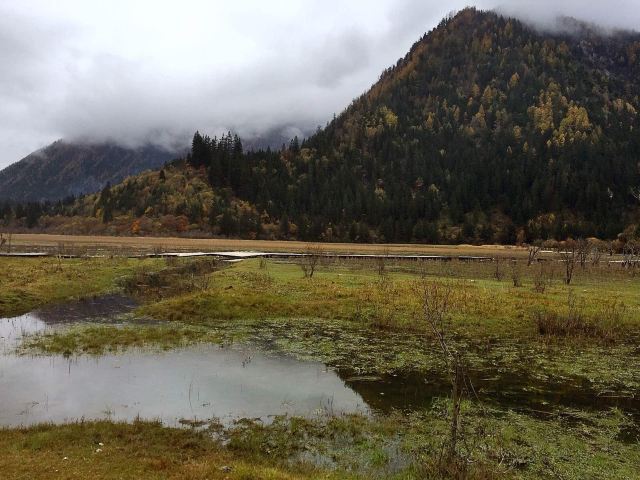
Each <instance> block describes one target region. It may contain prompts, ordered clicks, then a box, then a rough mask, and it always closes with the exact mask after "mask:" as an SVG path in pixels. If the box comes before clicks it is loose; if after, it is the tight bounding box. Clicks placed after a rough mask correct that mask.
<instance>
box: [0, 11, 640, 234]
mask: <svg viewBox="0 0 640 480" xmlns="http://www.w3.org/2000/svg"><path fill="white" fill-rule="evenodd" d="M559 25H566V26H567V27H568V28H566V29H565V30H564V31H563V30H559V29H554V30H553V31H542V30H538V29H536V28H534V27H532V26H530V25H527V24H525V23H523V22H520V21H518V20H516V19H513V18H508V17H504V16H501V15H499V14H496V13H494V12H484V11H478V10H476V9H473V8H468V9H465V10H463V11H461V12H459V13H458V14H456V15H453V16H450V17H448V18H446V19H445V20H443V21H442V22H441V23H440V24H439V25H438V27H437V28H435V29H434V30H432V31H431V32H429V33H428V34H426V35H425V36H424V37H423V38H421V39H420V40H419V41H418V42H417V43H416V44H415V45H413V47H412V48H411V50H410V52H409V53H408V54H407V55H406V56H405V57H404V58H402V59H401V60H399V61H398V63H397V64H396V65H395V66H394V67H392V68H390V69H388V70H387V71H385V72H383V74H382V75H381V77H380V79H379V81H378V82H377V83H375V84H374V85H373V86H372V88H371V89H370V90H369V91H368V92H366V93H365V94H363V95H362V96H361V97H359V98H357V99H356V100H354V101H353V102H352V104H351V105H350V106H349V107H348V108H347V109H346V110H345V111H344V112H343V113H342V114H341V115H339V116H338V117H336V118H335V119H333V121H331V122H330V123H329V124H328V125H327V127H326V128H324V129H322V130H319V131H318V132H317V133H316V134H314V135H313V136H311V137H310V138H308V139H307V140H305V141H303V142H302V143H300V142H299V141H297V140H294V141H292V142H291V143H290V145H289V146H288V147H287V148H284V149H279V150H276V151H271V150H267V151H244V150H243V146H242V144H241V142H240V140H239V139H238V138H236V137H233V136H231V135H228V136H223V137H222V138H221V139H216V138H213V139H212V138H209V137H207V136H202V135H200V134H199V133H197V134H196V135H195V136H194V139H193V145H192V150H191V153H190V154H189V155H188V156H187V157H186V158H185V159H184V161H183V162H179V163H176V164H175V165H174V167H173V168H175V169H176V170H175V171H172V176H173V175H178V176H179V175H180V174H181V173H180V172H181V171H182V172H183V173H182V174H183V175H184V176H185V181H184V182H183V183H184V184H185V185H186V184H187V183H188V182H187V179H188V177H189V176H190V175H193V174H194V172H196V174H197V175H199V177H200V178H201V179H206V181H207V182H208V184H209V186H210V187H211V191H212V192H213V194H212V195H213V197H207V198H206V199H204V198H203V199H202V201H201V203H199V205H196V203H198V202H200V200H198V196H190V195H186V194H185V198H184V199H183V201H182V202H175V201H174V202H173V203H172V204H171V205H169V204H168V203H167V202H166V201H165V200H163V198H165V195H166V189H167V188H168V187H167V185H166V184H163V181H162V176H161V175H160V174H159V173H156V175H155V179H154V180H153V182H152V184H149V183H148V182H147V183H144V182H143V183H140V182H138V181H137V180H136V179H135V178H133V179H129V180H127V181H126V182H125V183H124V184H121V185H118V186H115V187H114V188H113V189H111V190H110V191H103V192H102V193H101V194H100V195H96V196H93V197H90V198H85V199H82V201H79V202H76V204H74V205H72V206H58V207H56V208H52V209H49V210H48V211H46V212H44V216H45V217H46V219H47V220H46V221H45V222H43V223H42V224H43V225H44V224H47V222H49V223H48V224H52V222H53V220H51V219H53V218H55V219H56V220H55V222H53V223H55V224H56V225H58V226H60V225H64V224H65V222H76V223H77V222H78V221H79V220H78V219H81V218H88V217H91V218H94V219H96V218H100V219H101V220H102V223H103V225H104V226H103V227H102V228H103V229H106V230H107V231H126V230H127V228H128V227H127V226H128V225H129V226H130V225H133V223H135V222H137V223H136V225H139V224H145V225H148V226H149V228H148V229H142V230H138V229H136V231H137V233H151V232H157V231H161V232H163V233H165V230H159V229H160V227H159V226H158V225H159V222H160V220H159V219H160V218H161V216H163V215H172V216H175V217H176V218H177V217H180V224H181V225H182V226H181V227H180V228H181V229H182V231H183V232H185V233H186V232H190V233H191V234H198V235H212V234H213V235H229V236H241V237H262V238H299V239H302V240H325V241H337V240H342V241H360V242H375V241H386V242H428V243H437V242H473V243H480V242H496V243H514V242H516V241H533V240H537V239H551V238H556V239H564V238H567V237H574V238H576V237H588V236H597V237H600V238H608V239H612V238H616V237H617V236H618V235H619V234H621V233H623V232H624V233H625V235H627V236H628V235H629V234H631V235H640V228H639V227H638V225H639V224H640V211H639V210H640V200H639V199H640V117H639V115H638V111H639V110H640V99H639V97H638V95H639V93H640V35H639V34H637V33H634V32H605V31H604V30H600V29H598V28H596V27H593V26H590V25H586V24H583V23H580V22H577V21H575V20H571V19H563V20H562V21H561V22H559ZM164 175H165V177H166V173H165V174H164ZM173 184H174V185H178V184H180V182H178V181H176V180H175V179H174V181H173ZM142 185H144V187H142ZM173 198H174V199H175V197H173ZM142 205H144V206H145V208H144V209H143V208H142ZM105 212H106V214H105ZM65 219H67V220H65ZM5 221H6V220H5ZM160 223H161V222H160ZM185 224H186V226H185ZM92 225H93V223H92ZM154 225H155V226H154ZM92 228H95V225H93V227H92ZM163 228H164V227H163ZM109 229H110V230H109Z"/></svg>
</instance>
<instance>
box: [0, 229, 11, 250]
mask: <svg viewBox="0 0 640 480" xmlns="http://www.w3.org/2000/svg"><path fill="white" fill-rule="evenodd" d="M11 240H13V234H11V233H0V251H1V250H2V249H3V248H5V249H6V250H7V253H11Z"/></svg>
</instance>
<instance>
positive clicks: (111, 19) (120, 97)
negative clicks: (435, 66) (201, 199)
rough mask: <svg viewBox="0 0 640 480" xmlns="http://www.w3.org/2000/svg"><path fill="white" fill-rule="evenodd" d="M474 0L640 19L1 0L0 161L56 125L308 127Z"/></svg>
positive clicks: (45, 139)
mask: <svg viewBox="0 0 640 480" xmlns="http://www.w3.org/2000/svg"><path fill="white" fill-rule="evenodd" d="M472 3H474V4H475V5H477V6H478V7H481V8H496V7H500V8H502V9H503V10H507V11H508V12H510V13H512V14H517V15H520V16H524V17H527V18H530V19H535V20H537V21H548V20H549V19H550V18H553V17H554V16H556V15H557V14H568V15H573V16H576V17H578V18H581V19H585V20H589V21H594V22H598V23H602V24H605V25H606V26H619V27H625V28H635V29H639V30H640V0H633V1H632V0H627V1H606V2H605V1H597V2H596V1H594V2H591V1H584V0H583V1H577V0H568V1H563V0H555V1H552V0H537V1H536V2H531V1H518V0H495V1H490V0H489V1H485V0H478V1H476V2H471V1H469V0H468V1H450V2H443V1H432V0H422V1H420V0H373V1H372V0H304V1H302V0H298V1H296V0H269V1H265V0H241V1H231V0H224V1H223V0H181V1H180V2H177V1H164V0H110V1H102V0H56V1H55V2H52V1H51V0H0V62H2V68H0V105H2V110H1V115H0V168H2V167H4V166H6V165H8V164H10V163H13V162H14V161H17V160H19V159H20V158H22V157H23V156H25V155H27V154H28V153H30V152H31V151H33V150H35V149H37V148H40V147H42V146H44V145H46V144H48V143H50V142H52V141H54V140H56V139H58V138H68V139H77V138H88V139H94V140H104V139H116V140H117V141H119V142H121V143H126V144H132V145H133V144H140V143H142V142H145V141H149V140H150V141H153V142H165V143H170V142H173V141H176V140H183V139H186V138H188V137H189V136H190V135H191V134H192V133H193V132H194V131H195V130H196V129H200V130H201V131H205V132H207V133H217V132H220V131H222V130H226V129H233V130H235V131H238V132H239V133H240V134H242V135H243V136H247V137H250V136H252V135H255V134H260V133H262V132H265V131H267V130H270V129H271V128H275V127H277V128H285V127H289V132H291V133H295V130H294V128H301V129H303V130H309V129H313V128H314V127H315V126H317V125H324V124H325V123H326V122H327V120H329V119H330V118H331V116H332V115H333V114H334V113H339V112H340V111H341V110H342V109H343V108H344V107H346V106H347V105H348V103H349V102H350V101H351V100H352V99H353V98H354V97H356V96H358V95H359V94H361V93H363V92H364V91H365V90H366V89H367V88H368V87H369V86H370V85H371V84H372V83H374V82H375V81H376V80H377V78H378V76H379V75H380V73H381V71H382V70H383V69H384V68H387V67H388V66H390V65H392V64H393V63H395V62H396V60H397V59H398V58H400V57H401V56H403V55H404V54H405V53H406V52H407V51H408V49H409V47H410V46H411V45H412V44H413V43H414V42H415V41H416V40H417V39H418V38H419V37H420V36H421V35H422V34H423V33H425V32H427V31H428V30H430V29H431V28H433V27H434V26H435V25H437V23H438V22H439V21H440V20H441V19H442V17H444V16H445V15H446V14H447V13H449V12H451V11H454V10H459V9H460V8H463V7H464V6H466V5H469V4H472ZM532 4H535V6H533V5H532ZM592 4H595V6H593V5H592ZM183 141H184V140H183Z"/></svg>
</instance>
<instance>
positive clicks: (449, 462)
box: [0, 257, 640, 479]
mask: <svg viewBox="0 0 640 480" xmlns="http://www.w3.org/2000/svg"><path fill="white" fill-rule="evenodd" d="M518 258H519V260H516V261H515V262H514V261H512V260H511V259H506V258H505V259H502V260H501V261H499V262H496V261H493V262H462V261H457V260H454V261H450V262H438V261H418V262H416V261H402V260H394V261H389V260H386V261H385V260H378V259H371V260H335V259H330V258H319V259H318V263H317V265H314V269H315V270H314V273H313V274H312V275H309V265H308V264H307V265H305V262H307V260H305V259H301V260H298V261H278V260H266V259H251V260H246V261H242V262H238V263H227V262H221V261H218V260H215V259H211V258H205V259H175V258H171V259H162V258H155V259H145V260H138V259H125V258H118V257H114V258H111V259H72V260H62V261H60V260H59V259H55V258H43V259H8V258H2V259H0V265H2V271H3V272H7V273H6V274H5V275H3V278H2V279H1V280H0V316H5V317H7V316H12V315H18V314H21V313H25V312H26V311H28V310H31V309H34V308H37V307H40V306H44V305H48V304H51V303H52V302H61V301H63V300H67V299H69V298H80V297H82V296H87V295H101V294H104V293H110V292H114V291H118V292H123V293H125V294H127V295H129V296H132V297H134V298H136V299H137V300H138V302H139V306H138V307H137V308H136V310H135V311H134V312H133V313H131V314H130V316H131V318H132V319H146V320H147V322H146V323H143V324H139V325H138V324H135V323H131V324H127V325H125V326H123V325H95V324H82V325H74V326H69V327H66V328H61V329H55V330H53V331H49V332H45V333H42V334H37V335H33V336H30V337H27V338H26V339H25V341H24V342H23V343H22V345H21V346H20V347H19V348H20V352H21V354H24V355H59V354H63V355H65V356H67V357H73V356H77V355H95V356H99V355H101V354H103V353H104V352H107V351H108V352H118V351H127V350H129V349H132V348H133V349H141V348H142V349H145V348H148V349H173V348H181V347H183V346H185V345H191V344H195V343H216V344H221V345H230V344H243V345H251V346H252V347H254V348H256V349H260V350H264V351H271V352H277V353H278V354H284V355H288V356H291V357H295V358H298V359H303V360H310V361H319V362H322V363H324V364H326V365H327V366H328V367H329V368H332V369H335V370H336V371H337V372H338V373H339V375H340V377H341V378H342V379H343V381H344V382H345V383H346V384H347V385H348V386H349V387H351V388H353V389H354V390H355V391H357V392H358V393H359V394H360V395H361V396H362V398H363V399H364V400H365V401H366V402H367V403H368V404H369V405H370V406H371V408H372V411H373V414H372V415H371V416H360V415H347V416H332V415H326V416H323V417H322V418H315V419H301V418H279V419H277V420H276V421H274V422H273V423H271V424H263V423H261V422H257V421H252V420H246V421H241V422H238V423H237V424H235V425H234V426H232V427H221V426H218V427H217V428H214V427H213V426H212V425H209V426H208V427H206V429H205V430H204V431H203V430H201V429H200V430H198V429H191V430H190V429H187V430H179V431H178V432H174V433H172V434H169V433H167V432H168V431H169V429H166V428H163V427H161V426H159V425H157V424H154V423H145V422H138V423H136V424H135V425H123V424H113V423H102V422H98V423H95V422H94V423H86V424H71V425H64V426H51V425H49V426H39V427H38V426H36V427H31V428H28V429H12V430H5V431H4V432H3V435H2V443H3V447H2V450H3V452H5V453H4V454H2V455H0V457H1V458H0V467H1V468H2V469H3V471H9V472H12V474H14V476H15V478H20V474H22V475H26V473H27V471H29V469H32V471H34V472H36V471H40V472H41V473H40V474H39V475H40V477H38V476H37V475H35V476H32V477H31V478H48V477H46V474H45V472H46V466H47V465H53V464H54V463H55V462H54V461H53V458H54V457H55V458H58V457H60V456H64V455H66V454H64V453H63V450H64V444H65V443H68V444H71V445H73V447H72V448H71V450H69V451H70V452H72V454H73V455H76V456H77V457H78V458H82V462H79V463H77V464H74V468H75V469H76V470H71V471H69V472H68V474H66V476H63V475H60V477H61V478H82V476H83V475H84V474H86V472H88V471H93V472H100V473H99V476H98V478H135V477H136V475H143V476H146V477H148V478H403V479H409V478H532V479H533V478H552V477H553V478H556V477H559V478H576V479H577V478H603V479H604V478H620V479H627V478H637V472H638V471H639V468H640V443H639V440H640V439H639V437H640V428H639V422H640V400H639V399H638V398H637V392H638V391H640V349H639V347H638V344H639V343H638V341H639V339H640V275H638V273H640V272H637V271H636V270H635V269H633V268H622V267H621V266H620V265H619V264H609V263H607V262H605V261H601V262H598V263H595V262H594V263H592V262H588V263H585V265H584V267H582V266H580V265H577V266H576V270H575V273H574V276H573V279H572V281H571V284H570V285H567V284H566V283H565V269H564V265H563V264H562V262H561V261H559V259H558V258H555V259H549V260H548V261H544V262H534V263H533V264H532V265H530V266H527V261H526V258H524V257H518ZM425 292H431V294H432V296H433V294H434V292H440V295H441V297H438V298H441V299H442V298H446V305H445V304H444V303H443V304H442V305H445V307H443V310H442V311H441V313H442V318H441V320H442V321H441V323H440V324H439V330H438V331H439V332H440V333H441V334H442V335H443V337H444V338H445V341H446V345H447V347H448V348H449V349H451V350H452V351H455V352H456V355H457V357H458V358H460V361H461V364H463V366H464V372H465V377H464V378H465V387H464V388H463V389H461V392H460V393H461V397H462V399H461V402H460V417H459V424H460V432H459V436H460V441H459V443H458V446H457V450H456V455H455V458H454V459H452V458H450V457H449V456H447V455H444V454H443V452H444V451H445V446H446V445H447V441H448V440H447V439H448V437H449V435H450V431H449V429H450V420H451V415H452V411H451V405H452V404H451V402H452V400H451V392H452V389H451V382H450V372H451V368H450V367H451V366H450V359H449V358H448V357H447V356H446V355H443V353H442V349H441V348H440V343H439V341H438V338H437V336H436V335H434V330H433V328H432V325H431V323H430V322H429V318H426V312H429V311H432V310H428V309H427V310H426V309H425V303H428V302H427V300H428V298H427V297H426V296H425V295H427V294H426V293H425ZM443 292H444V293H443ZM442 295H444V296H442ZM105 436H108V438H109V443H107V442H106V441H105V442H104V443H105V445H109V444H114V445H113V447H114V448H113V450H109V455H108V456H107V455H95V452H93V451H92V450H91V448H93V447H92V445H93V446H95V445H94V444H95V443H96V441H98V440H96V439H98V438H104V437H105ZM174 438H175V439H176V440H172V439H174ZM221 438H223V439H224V442H223V443H220V441H219V440H220V439H221ZM177 439H179V440H177ZM174 441H175V442H178V441H183V442H184V444H185V445H187V446H186V447H185V446H181V447H179V448H175V444H174V443H172V442H174ZM92 442H93V444H92ZM114 442H115V443H114ZM223 444H224V446H223ZM80 445H82V447H80ZM165 450H172V453H166V452H165ZM105 452H106V448H105ZM143 452H144V453H143ZM165 455H166V460H163V461H161V460H159V458H160V457H162V458H165ZM443 459H444V460H443ZM58 460H59V458H58ZM58 460H56V462H57V461H58ZM52 462H53V463H52ZM111 462H113V464H114V465H116V464H117V465H118V468H117V469H109V468H108V465H110V464H111ZM56 465H57V463H56ZM227 465H229V466H230V469H229V470H227V469H222V470H221V469H220V468H221V467H224V466H227ZM61 467H64V464H61ZM60 471H61V472H62V470H60Z"/></svg>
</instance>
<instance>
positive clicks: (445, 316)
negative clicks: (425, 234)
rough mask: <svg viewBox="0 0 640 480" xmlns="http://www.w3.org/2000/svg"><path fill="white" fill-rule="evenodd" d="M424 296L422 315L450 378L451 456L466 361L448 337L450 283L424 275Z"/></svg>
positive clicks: (421, 286)
mask: <svg viewBox="0 0 640 480" xmlns="http://www.w3.org/2000/svg"><path fill="white" fill-rule="evenodd" d="M419 294H420V298H421V300H422V316H423V318H424V321H425V322H426V324H427V325H428V326H429V328H430V329H431V331H432V333H433V335H434V336H435V338H436V340H437V341H438V344H439V345H440V349H441V350H442V355H443V357H444V359H445V361H446V364H447V368H448V370H449V377H450V381H451V398H452V408H451V424H450V429H449V446H448V449H447V452H448V459H452V458H455V457H457V444H458V437H459V432H460V406H461V403H462V398H463V395H464V391H465V386H466V381H467V376H466V368H465V361H464V359H463V357H462V355H461V354H460V352H458V351H457V350H456V349H455V348H454V347H452V346H451V345H450V344H449V341H448V338H447V331H448V329H449V328H448V325H447V323H448V320H449V315H450V311H451V308H452V304H453V290H452V288H451V286H449V285H440V284H438V283H435V282H430V281H427V280H426V279H424V280H423V281H422V282H421V283H420V284H419Z"/></svg>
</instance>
